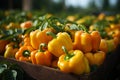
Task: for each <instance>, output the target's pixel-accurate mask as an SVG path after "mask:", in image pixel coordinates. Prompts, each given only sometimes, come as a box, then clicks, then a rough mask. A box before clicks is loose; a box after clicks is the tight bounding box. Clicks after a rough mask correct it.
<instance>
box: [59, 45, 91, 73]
mask: <svg viewBox="0 0 120 80" xmlns="http://www.w3.org/2000/svg"><path fill="white" fill-rule="evenodd" d="M62 49H63V50H64V52H65V54H63V55H61V56H60V57H59V60H58V68H59V69H60V70H61V71H62V72H65V73H74V74H77V75H79V74H83V73H89V72H90V67H89V63H88V60H87V58H86V57H85V56H84V54H83V52H82V51H80V50H70V51H69V52H68V51H67V50H66V48H65V47H64V46H63V47H62Z"/></svg>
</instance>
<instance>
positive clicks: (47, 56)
mask: <svg viewBox="0 0 120 80" xmlns="http://www.w3.org/2000/svg"><path fill="white" fill-rule="evenodd" d="M44 47H46V44H45V43H41V44H40V49H39V50H35V51H32V52H31V60H32V63H33V64H37V65H44V66H50V65H51V60H52V54H51V53H50V52H49V51H48V50H46V49H45V48H44ZM43 48H44V49H45V50H43Z"/></svg>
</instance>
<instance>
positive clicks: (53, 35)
mask: <svg viewBox="0 0 120 80" xmlns="http://www.w3.org/2000/svg"><path fill="white" fill-rule="evenodd" d="M46 34H47V35H51V36H52V37H53V38H56V37H57V36H56V35H55V34H54V33H52V32H46Z"/></svg>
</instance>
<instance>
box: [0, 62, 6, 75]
mask: <svg viewBox="0 0 120 80" xmlns="http://www.w3.org/2000/svg"><path fill="white" fill-rule="evenodd" d="M6 69H7V65H6V64H0V74H1V73H2V72H3V71H4V70H6Z"/></svg>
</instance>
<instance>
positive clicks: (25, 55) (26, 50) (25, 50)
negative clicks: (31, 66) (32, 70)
mask: <svg viewBox="0 0 120 80" xmlns="http://www.w3.org/2000/svg"><path fill="white" fill-rule="evenodd" d="M33 50H34V49H33V48H32V46H21V47H20V48H19V50H18V51H17V52H16V54H15V58H16V59H17V60H19V61H28V62H29V61H30V62H31V59H30V54H31V52H32V51H33Z"/></svg>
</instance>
